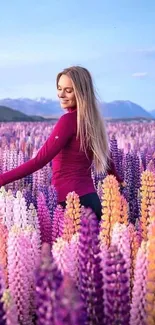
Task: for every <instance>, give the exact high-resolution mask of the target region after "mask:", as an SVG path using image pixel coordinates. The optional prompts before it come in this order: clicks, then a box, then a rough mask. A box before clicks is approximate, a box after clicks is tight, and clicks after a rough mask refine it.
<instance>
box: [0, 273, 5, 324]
mask: <svg viewBox="0 0 155 325" xmlns="http://www.w3.org/2000/svg"><path fill="white" fill-rule="evenodd" d="M3 291H4V280H3V274H2V272H1V269H0V325H6V315H5V309H4V303H3V300H2V297H3Z"/></svg>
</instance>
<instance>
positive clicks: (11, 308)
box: [2, 289, 19, 325]
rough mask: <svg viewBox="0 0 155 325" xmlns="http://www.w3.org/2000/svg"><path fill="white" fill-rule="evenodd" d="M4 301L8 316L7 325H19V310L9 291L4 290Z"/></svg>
mask: <svg viewBox="0 0 155 325" xmlns="http://www.w3.org/2000/svg"><path fill="white" fill-rule="evenodd" d="M2 301H3V304H4V310H5V314H6V325H19V322H18V316H17V308H16V305H15V303H14V301H13V298H12V297H11V294H10V291H9V289H5V290H4V292H3V297H2Z"/></svg>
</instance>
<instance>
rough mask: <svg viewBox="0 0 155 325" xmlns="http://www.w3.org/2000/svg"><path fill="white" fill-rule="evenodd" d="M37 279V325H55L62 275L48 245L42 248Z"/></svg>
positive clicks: (36, 274) (45, 244)
mask: <svg viewBox="0 0 155 325" xmlns="http://www.w3.org/2000/svg"><path fill="white" fill-rule="evenodd" d="M35 278H36V280H35V283H36V299H35V300H36V313H37V325H51V324H54V314H55V312H56V308H57V295H58V289H59V287H60V285H61V283H62V275H61V272H60V271H58V269H57V266H56V265H55V262H54V261H53V257H52V254H51V251H50V245H49V244H47V243H44V244H43V246H42V252H41V261H40V265H39V267H38V268H37V270H36V272H35Z"/></svg>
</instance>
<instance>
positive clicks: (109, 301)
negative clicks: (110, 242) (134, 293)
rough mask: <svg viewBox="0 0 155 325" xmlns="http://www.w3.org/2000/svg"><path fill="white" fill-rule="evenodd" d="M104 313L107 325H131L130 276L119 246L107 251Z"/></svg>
mask: <svg viewBox="0 0 155 325" xmlns="http://www.w3.org/2000/svg"><path fill="white" fill-rule="evenodd" d="M104 273H105V276H104V312H105V324H106V325H115V324H119V325H129V318H130V315H129V313H130V294H129V275H128V270H127V265H126V262H125V259H124V258H123V255H122V254H121V253H120V252H119V251H118V249H117V246H111V247H110V248H109V250H108V251H107V254H106V257H105V265H104Z"/></svg>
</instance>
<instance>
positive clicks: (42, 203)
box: [37, 192, 52, 244]
mask: <svg viewBox="0 0 155 325" xmlns="http://www.w3.org/2000/svg"><path fill="white" fill-rule="evenodd" d="M37 214H38V219H39V224H40V234H41V242H42V243H44V242H46V243H49V244H51V243H52V221H51V218H50V213H49V210H48V208H47V205H46V200H45V197H44V194H43V193H41V192H39V193H38V198H37Z"/></svg>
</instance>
